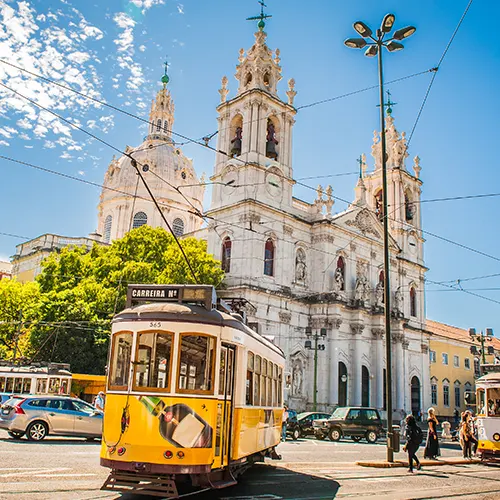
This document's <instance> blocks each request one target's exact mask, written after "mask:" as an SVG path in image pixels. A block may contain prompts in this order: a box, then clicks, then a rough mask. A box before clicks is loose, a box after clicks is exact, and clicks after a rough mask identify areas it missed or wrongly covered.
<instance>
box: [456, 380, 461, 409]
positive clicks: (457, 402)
mask: <svg viewBox="0 0 500 500" xmlns="http://www.w3.org/2000/svg"><path fill="white" fill-rule="evenodd" d="M460 405H461V402H460V387H458V386H457V385H456V386H455V408H460Z"/></svg>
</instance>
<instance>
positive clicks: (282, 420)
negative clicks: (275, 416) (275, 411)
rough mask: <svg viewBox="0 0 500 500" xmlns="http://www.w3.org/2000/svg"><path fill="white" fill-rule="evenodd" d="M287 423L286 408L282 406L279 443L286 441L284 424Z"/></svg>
mask: <svg viewBox="0 0 500 500" xmlns="http://www.w3.org/2000/svg"><path fill="white" fill-rule="evenodd" d="M287 421H288V406H287V405H285V406H284V411H283V417H282V418H281V441H286V423H287Z"/></svg>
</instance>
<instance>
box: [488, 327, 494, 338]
mask: <svg viewBox="0 0 500 500" xmlns="http://www.w3.org/2000/svg"><path fill="white" fill-rule="evenodd" d="M486 335H487V336H488V337H493V328H486Z"/></svg>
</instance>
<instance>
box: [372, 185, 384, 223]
mask: <svg viewBox="0 0 500 500" xmlns="http://www.w3.org/2000/svg"><path fill="white" fill-rule="evenodd" d="M374 198H375V214H376V215H377V217H378V218H379V220H383V218H384V200H383V196H382V190H381V189H380V190H379V191H377V192H376V193H375V197H374Z"/></svg>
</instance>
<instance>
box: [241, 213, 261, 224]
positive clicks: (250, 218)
mask: <svg viewBox="0 0 500 500" xmlns="http://www.w3.org/2000/svg"><path fill="white" fill-rule="evenodd" d="M240 222H253V223H254V224H258V223H259V222H260V215H258V214H256V213H254V212H249V213H246V214H242V215H240Z"/></svg>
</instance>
